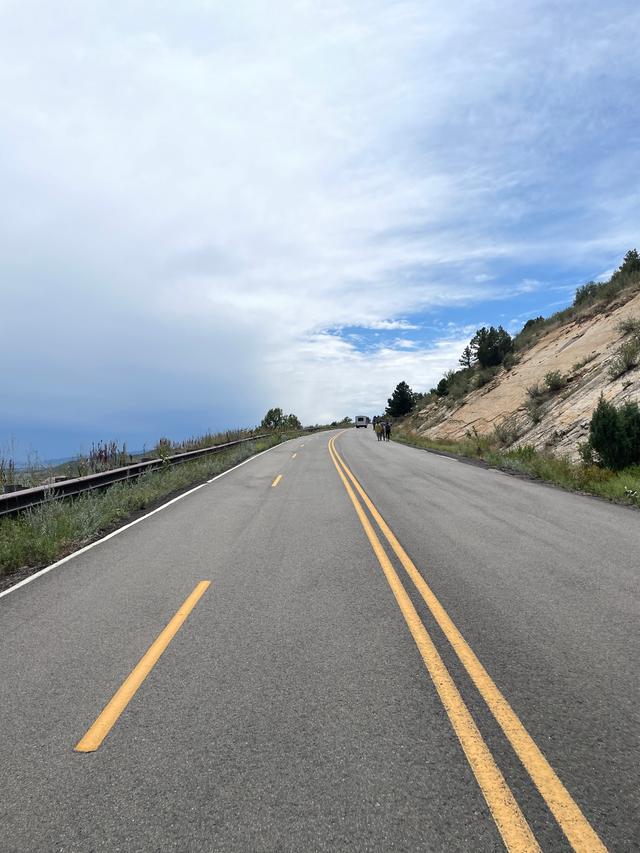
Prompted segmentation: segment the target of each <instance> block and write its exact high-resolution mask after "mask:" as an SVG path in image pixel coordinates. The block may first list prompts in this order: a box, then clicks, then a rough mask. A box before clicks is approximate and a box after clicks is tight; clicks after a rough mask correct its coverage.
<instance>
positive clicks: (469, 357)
mask: <svg viewBox="0 0 640 853" xmlns="http://www.w3.org/2000/svg"><path fill="white" fill-rule="evenodd" d="M458 364H459V365H460V367H467V368H469V367H472V366H473V353H472V352H471V347H470V346H469V345H467V346H466V347H465V348H464V349H463V350H462V355H461V356H460V358H459V359H458Z"/></svg>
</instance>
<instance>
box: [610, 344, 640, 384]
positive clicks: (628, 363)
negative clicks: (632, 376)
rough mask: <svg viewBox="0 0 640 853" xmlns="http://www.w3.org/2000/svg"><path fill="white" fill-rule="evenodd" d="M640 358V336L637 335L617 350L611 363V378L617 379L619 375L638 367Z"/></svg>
mask: <svg viewBox="0 0 640 853" xmlns="http://www.w3.org/2000/svg"><path fill="white" fill-rule="evenodd" d="M639 360H640V338H637V337H636V338H632V340H630V341H627V342H626V343H624V344H622V346H620V347H618V349H617V350H616V352H615V356H614V358H613V360H612V362H611V364H610V365H609V377H610V378H611V379H617V378H618V377H619V376H622V374H623V373H626V372H627V371H628V370H631V369H632V368H634V367H637V365H638V361H639Z"/></svg>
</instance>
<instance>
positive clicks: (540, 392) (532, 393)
mask: <svg viewBox="0 0 640 853" xmlns="http://www.w3.org/2000/svg"><path fill="white" fill-rule="evenodd" d="M527 395H528V397H529V399H530V400H542V398H543V397H544V389H543V388H541V387H540V386H539V385H538V383H537V382H536V384H535V385H530V386H529V387H528V388H527Z"/></svg>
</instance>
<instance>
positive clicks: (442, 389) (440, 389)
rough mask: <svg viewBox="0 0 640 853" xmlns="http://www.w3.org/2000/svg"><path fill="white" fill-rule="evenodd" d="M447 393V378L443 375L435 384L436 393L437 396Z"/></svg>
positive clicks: (444, 395)
mask: <svg viewBox="0 0 640 853" xmlns="http://www.w3.org/2000/svg"><path fill="white" fill-rule="evenodd" d="M448 393H449V379H448V378H447V377H446V376H443V377H442V379H441V380H440V382H438V384H437V385H436V394H437V395H438V397H446V396H447V394H448Z"/></svg>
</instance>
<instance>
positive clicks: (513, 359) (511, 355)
mask: <svg viewBox="0 0 640 853" xmlns="http://www.w3.org/2000/svg"><path fill="white" fill-rule="evenodd" d="M519 361H520V356H519V355H516V353H515V352H508V353H507V354H506V355H505V357H504V361H503V362H502V366H503V367H504V369H505V370H511V369H512V368H513V367H515V366H516V364H518V362H519Z"/></svg>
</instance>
